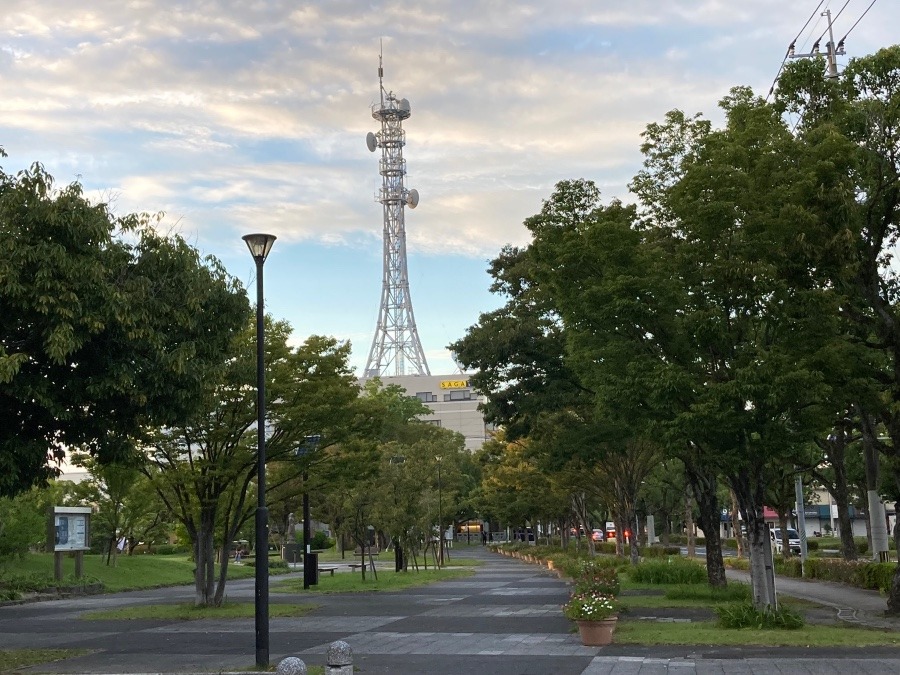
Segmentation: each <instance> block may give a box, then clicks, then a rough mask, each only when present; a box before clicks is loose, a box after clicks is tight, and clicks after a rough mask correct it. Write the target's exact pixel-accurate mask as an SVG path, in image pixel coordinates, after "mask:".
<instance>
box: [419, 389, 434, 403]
mask: <svg viewBox="0 0 900 675" xmlns="http://www.w3.org/2000/svg"><path fill="white" fill-rule="evenodd" d="M416 398H417V399H419V400H420V401H422V403H435V402H436V401H437V395H436V394H432V393H431V392H430V391H417V392H416Z"/></svg>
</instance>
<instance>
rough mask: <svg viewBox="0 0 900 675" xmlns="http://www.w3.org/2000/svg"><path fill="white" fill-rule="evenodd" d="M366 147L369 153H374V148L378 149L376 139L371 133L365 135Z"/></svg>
mask: <svg viewBox="0 0 900 675" xmlns="http://www.w3.org/2000/svg"><path fill="white" fill-rule="evenodd" d="M366 147H367V148H368V149H369V152H375V148H377V147H378V139H377V138H375V134H373V133H372V132H371V131H370V132H369V133H367V134H366Z"/></svg>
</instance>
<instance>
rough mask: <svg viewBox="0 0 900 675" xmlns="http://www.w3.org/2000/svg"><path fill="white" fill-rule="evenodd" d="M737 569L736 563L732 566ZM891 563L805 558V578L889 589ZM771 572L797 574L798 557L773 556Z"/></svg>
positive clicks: (892, 567)
mask: <svg viewBox="0 0 900 675" xmlns="http://www.w3.org/2000/svg"><path fill="white" fill-rule="evenodd" d="M734 567H735V568H736V569H737V566H734ZM896 568H897V565H896V564H895V563H892V562H889V563H876V562H872V561H870V560H855V561H853V560H843V559H841V558H809V559H807V561H806V565H805V572H806V578H807V579H821V580H822V581H836V582H838V583H842V584H848V585H850V586H856V587H857V588H866V589H869V590H875V591H881V592H882V593H887V592H889V591H890V588H891V582H892V580H893V576H894V570H895V569H896ZM744 569H746V568H744ZM775 571H776V572H778V573H779V574H784V575H785V576H789V577H800V576H801V574H802V572H801V564H800V558H796V557H794V558H789V559H788V560H781V559H778V558H776V559H775Z"/></svg>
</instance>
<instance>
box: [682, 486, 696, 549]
mask: <svg viewBox="0 0 900 675" xmlns="http://www.w3.org/2000/svg"><path fill="white" fill-rule="evenodd" d="M684 531H685V534H687V554H688V558H695V557H697V540H696V538H695V537H694V509H693V507H692V506H691V488H690V486H688V487H687V489H686V490H685V491H684Z"/></svg>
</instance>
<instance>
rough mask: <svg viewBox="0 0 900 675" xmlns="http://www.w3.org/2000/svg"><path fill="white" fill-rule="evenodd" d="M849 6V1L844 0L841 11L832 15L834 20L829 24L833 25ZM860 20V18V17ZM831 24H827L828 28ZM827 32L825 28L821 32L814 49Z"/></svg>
mask: <svg viewBox="0 0 900 675" xmlns="http://www.w3.org/2000/svg"><path fill="white" fill-rule="evenodd" d="M849 4H850V0H846V1H845V2H844V6H843V7H841V11H840V12H838V13H837V14H835V15H834V18H833V19H832V20H831V23H834V22H835V21H837V20H838V19H839V18H840V16H841V14H843V13H844V10H845V9H847V5H849ZM873 4H874V3H873ZM866 11H867V12H868V11H869V10H866ZM860 18H862V17H860ZM831 23H829V26H831ZM827 32H828V28H826V29H825V30H823V31H822V34H821V35H820V36H819V39H818V40H816V43H815V45H814V48H815V47H818V46H819V43H820V42H821V41H822V38H823V37H825V33H827Z"/></svg>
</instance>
